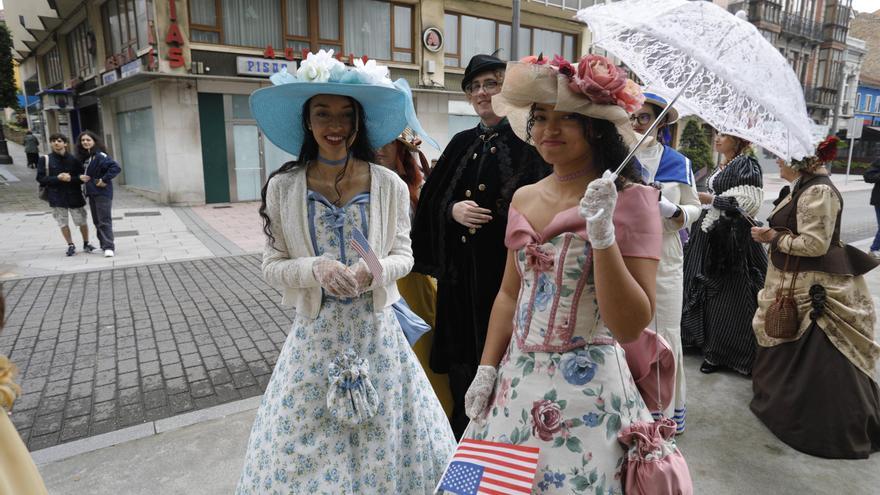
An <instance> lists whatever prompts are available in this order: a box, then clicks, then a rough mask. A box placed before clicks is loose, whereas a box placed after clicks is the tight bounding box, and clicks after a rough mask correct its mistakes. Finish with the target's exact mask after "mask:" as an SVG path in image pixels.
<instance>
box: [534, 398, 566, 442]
mask: <svg viewBox="0 0 880 495" xmlns="http://www.w3.org/2000/svg"><path fill="white" fill-rule="evenodd" d="M562 426H563V422H562V411H561V409H560V408H559V404H557V403H556V402H553V401H549V400H546V399H541V400H536V401H535V403H534V405H533V406H532V434H533V435H536V436H538V437H539V438H540V439H541V440H544V441H549V440H553V436H554V435H556V433H559V431H560V430H562Z"/></svg>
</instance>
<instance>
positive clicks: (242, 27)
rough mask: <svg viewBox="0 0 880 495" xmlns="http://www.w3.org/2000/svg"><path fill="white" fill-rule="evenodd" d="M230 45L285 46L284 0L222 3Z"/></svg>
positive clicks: (224, 30)
mask: <svg viewBox="0 0 880 495" xmlns="http://www.w3.org/2000/svg"><path fill="white" fill-rule="evenodd" d="M220 4H221V6H222V8H223V16H222V17H223V38H224V41H225V42H226V44H229V45H238V46H251V47H254V48H265V47H266V45H272V46H281V23H280V19H281V16H279V15H278V13H279V12H281V0H222V1H221V2H220Z"/></svg>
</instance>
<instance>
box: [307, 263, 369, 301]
mask: <svg viewBox="0 0 880 495" xmlns="http://www.w3.org/2000/svg"><path fill="white" fill-rule="evenodd" d="M312 273H314V274H315V279H316V280H317V281H318V283H319V284H321V287H323V288H324V290H326V291H327V292H328V293H329V294H330V295H331V296H334V297H357V295H358V281H357V278H355V275H354V273H352V271H351V270H349V269H348V267H347V266H345V265H343V264H342V263H340V262H338V261H336V260H334V259H330V258H325V257H322V258H320V259H318V260H315V263H314V264H312Z"/></svg>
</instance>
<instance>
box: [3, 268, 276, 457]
mask: <svg viewBox="0 0 880 495" xmlns="http://www.w3.org/2000/svg"><path fill="white" fill-rule="evenodd" d="M2 288H3V291H4V293H5V294H6V297H7V312H8V319H7V324H6V328H5V329H4V331H3V333H2V334H0V354H6V355H8V356H9V357H10V358H11V359H12V361H13V362H14V363H16V364H17V365H18V367H19V368H20V381H19V383H20V384H21V386H22V388H23V395H22V397H21V398H20V399H19V400H18V401H16V403H15V409H14V411H13V414H12V420H13V422H14V423H15V426H16V427H17V428H18V429H19V432H20V433H21V435H22V437H23V439H24V440H25V442H26V443H27V445H28V447H29V448H30V449H31V450H38V449H42V448H45V447H49V446H53V445H56V444H59V443H63V442H67V441H70V440H74V439H78V438H83V437H86V436H89V435H94V434H99V433H104V432H108V431H112V430H115V429H119V428H122V427H125V426H129V425H134V424H138V423H141V422H144V421H150V420H155V419H160V418H165V417H169V416H173V415H176V414H179V413H181V412H184V411H189V410H193V409H200V408H204V407H208V406H212V405H216V404H220V403H225V402H230V401H234V400H238V399H241V398H246V397H250V396H254V395H259V394H260V393H262V390H263V389H264V388H265V386H266V384H267V383H268V380H269V376H270V374H271V371H272V368H273V366H274V363H275V360H276V359H277V356H278V353H279V351H280V348H281V345H282V344H283V342H284V339H285V338H286V335H287V330H288V326H289V324H290V318H289V317H288V316H287V314H286V313H285V312H284V311H283V310H282V309H281V308H280V307H279V306H278V301H280V297H279V294H278V292H277V291H276V290H275V289H272V288H271V287H269V286H267V285H266V284H265V283H264V282H263V281H262V277H261V275H260V260H259V256H257V255H243V256H230V257H220V258H213V259H207V260H197V261H184V262H176V263H166V264H155V265H147V266H137V267H128V268H119V269H110V270H102V271H93V272H86V273H72V274H65V275H60V276H49V277H36V278H29V279H21V280H13V281H8V282H4V283H2Z"/></svg>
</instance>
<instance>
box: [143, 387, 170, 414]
mask: <svg viewBox="0 0 880 495" xmlns="http://www.w3.org/2000/svg"><path fill="white" fill-rule="evenodd" d="M143 403H144V407H145V408H146V409H148V410H149V409H156V408H159V407H162V406H164V405H166V404H167V400H166V395H165V390H162V389H160V390H153V391H152V392H145V393H144V397H143Z"/></svg>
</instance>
